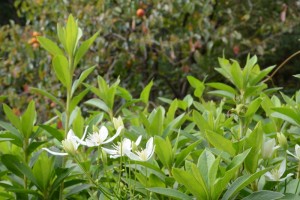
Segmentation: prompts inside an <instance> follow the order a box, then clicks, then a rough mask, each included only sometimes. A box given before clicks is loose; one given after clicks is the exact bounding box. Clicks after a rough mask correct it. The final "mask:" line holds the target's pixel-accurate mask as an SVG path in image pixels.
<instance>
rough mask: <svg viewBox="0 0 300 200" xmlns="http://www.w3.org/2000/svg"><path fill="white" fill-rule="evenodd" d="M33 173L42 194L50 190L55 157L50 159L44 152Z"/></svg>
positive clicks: (35, 164) (34, 166)
mask: <svg viewBox="0 0 300 200" xmlns="http://www.w3.org/2000/svg"><path fill="white" fill-rule="evenodd" d="M32 172H33V174H34V176H35V177H36V182H37V184H38V185H37V187H38V188H39V189H40V191H41V192H42V193H44V192H45V191H47V190H48V189H49V186H50V185H51V180H52V178H53V176H54V162H53V157H51V158H50V157H48V156H47V154H46V152H42V153H41V154H40V155H39V157H38V160H37V161H36V162H35V163H34V165H33V168H32Z"/></svg>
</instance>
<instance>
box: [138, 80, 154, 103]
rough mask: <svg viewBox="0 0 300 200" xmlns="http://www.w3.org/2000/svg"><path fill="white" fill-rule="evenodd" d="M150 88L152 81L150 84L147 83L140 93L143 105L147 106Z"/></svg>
mask: <svg viewBox="0 0 300 200" xmlns="http://www.w3.org/2000/svg"><path fill="white" fill-rule="evenodd" d="M152 86H153V81H151V82H150V83H148V85H147V86H146V87H145V88H144V89H143V91H142V92H141V95H140V99H141V101H142V102H144V103H145V104H148V101H149V94H150V91H151V88H152Z"/></svg>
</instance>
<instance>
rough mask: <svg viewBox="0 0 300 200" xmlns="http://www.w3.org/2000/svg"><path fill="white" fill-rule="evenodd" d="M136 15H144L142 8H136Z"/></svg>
mask: <svg viewBox="0 0 300 200" xmlns="http://www.w3.org/2000/svg"><path fill="white" fill-rule="evenodd" d="M136 15H137V16H138V17H143V16H144V15H145V11H144V9H142V8H139V9H137V11H136Z"/></svg>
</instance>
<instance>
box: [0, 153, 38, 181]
mask: <svg viewBox="0 0 300 200" xmlns="http://www.w3.org/2000/svg"><path fill="white" fill-rule="evenodd" d="M1 161H2V163H3V164H4V165H5V167H6V168H7V169H8V170H10V171H11V172H13V173H14V174H15V175H17V176H20V177H22V176H24V175H25V176H26V177H27V178H28V179H29V180H30V181H32V182H33V183H34V184H35V185H38V184H37V181H36V179H35V177H34V175H33V174H32V172H31V170H30V168H29V167H28V166H27V165H25V163H23V162H22V160H21V159H20V158H19V157H17V156H15V155H11V154H4V155H2V156H1Z"/></svg>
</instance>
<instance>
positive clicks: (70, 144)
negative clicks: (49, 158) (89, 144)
mask: <svg viewBox="0 0 300 200" xmlns="http://www.w3.org/2000/svg"><path fill="white" fill-rule="evenodd" d="M86 131H87V127H86V128H85V131H84V134H83V136H82V138H81V140H82V139H83V138H84V137H85V135H86ZM78 141H80V139H79V138H78V137H77V136H76V135H75V134H74V132H73V130H72V129H70V130H69V132H68V134H67V139H65V140H63V141H62V142H61V143H62V147H63V149H64V150H65V151H66V153H60V152H55V151H51V150H50V149H48V148H42V149H43V150H45V151H47V152H49V153H51V154H53V155H56V156H66V155H68V154H74V153H75V152H76V151H77V149H78V147H79V145H80V143H79V142H78Z"/></svg>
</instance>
